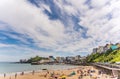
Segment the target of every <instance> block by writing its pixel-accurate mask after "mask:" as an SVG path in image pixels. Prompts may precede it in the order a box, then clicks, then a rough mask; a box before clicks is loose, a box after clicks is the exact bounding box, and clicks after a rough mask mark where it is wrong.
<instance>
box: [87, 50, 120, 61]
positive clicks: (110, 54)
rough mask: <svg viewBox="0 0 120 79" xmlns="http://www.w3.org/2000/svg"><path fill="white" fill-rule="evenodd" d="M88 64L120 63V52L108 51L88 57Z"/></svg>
mask: <svg viewBox="0 0 120 79" xmlns="http://www.w3.org/2000/svg"><path fill="white" fill-rule="evenodd" d="M87 62H89V63H90V62H102V63H104V62H109V63H115V62H120V50H113V51H112V50H108V51H107V52H105V53H101V54H100V53H94V54H91V55H89V56H88V57H87Z"/></svg>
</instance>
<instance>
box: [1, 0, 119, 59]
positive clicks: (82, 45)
mask: <svg viewBox="0 0 120 79" xmlns="http://www.w3.org/2000/svg"><path fill="white" fill-rule="evenodd" d="M119 4H120V0H79V1H78V0H19V1H18V0H1V1H0V61H18V60H19V59H23V58H30V57H33V56H36V55H39V56H49V55H54V56H75V55H81V56H86V55H88V54H90V53H91V52H92V49H93V48H94V47H97V46H100V45H105V44H106V43H109V42H112V43H117V42H120V41H119V39H120V35H119V34H120V25H119V21H120V5H119Z"/></svg>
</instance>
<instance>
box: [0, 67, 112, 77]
mask: <svg viewBox="0 0 120 79" xmlns="http://www.w3.org/2000/svg"><path fill="white" fill-rule="evenodd" d="M89 70H92V71H93V72H92V73H89V72H88V71H89ZM98 72H99V70H98V69H96V68H95V67H93V66H80V67H77V68H72V69H66V70H43V71H41V72H31V73H26V74H24V75H20V74H19V75H18V74H17V75H16V78H15V75H11V76H10V75H6V76H5V77H4V76H1V77H0V79H62V78H61V77H63V76H65V77H66V79H112V78H110V76H109V75H107V74H105V73H104V74H99V73H98ZM81 74H82V75H81ZM55 76H56V77H58V78H54V77H55ZM78 77H82V78H78Z"/></svg>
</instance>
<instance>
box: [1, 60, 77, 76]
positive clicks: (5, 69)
mask: <svg viewBox="0 0 120 79" xmlns="http://www.w3.org/2000/svg"><path fill="white" fill-rule="evenodd" d="M75 67H78V66H76V65H65V64H64V65H63V64H61V65H60V64H59V65H31V64H20V63H10V62H0V75H3V74H4V73H5V74H9V75H11V74H15V73H21V72H26V73H27V72H31V71H33V70H34V71H41V70H42V69H48V70H59V69H69V68H75Z"/></svg>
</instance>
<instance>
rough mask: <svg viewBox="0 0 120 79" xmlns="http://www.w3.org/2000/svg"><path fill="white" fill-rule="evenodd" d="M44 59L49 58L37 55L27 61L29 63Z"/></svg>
mask: <svg viewBox="0 0 120 79" xmlns="http://www.w3.org/2000/svg"><path fill="white" fill-rule="evenodd" d="M42 59H47V58H45V57H39V56H36V57H32V58H30V59H28V60H27V62H28V63H31V62H38V61H40V60H42Z"/></svg>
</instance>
